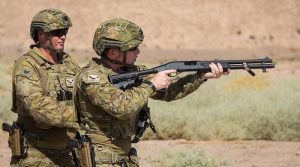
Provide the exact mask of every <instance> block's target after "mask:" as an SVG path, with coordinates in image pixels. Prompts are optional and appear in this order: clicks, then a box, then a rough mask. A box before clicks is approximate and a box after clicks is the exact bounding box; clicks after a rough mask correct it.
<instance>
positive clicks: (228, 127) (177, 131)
mask: <svg viewBox="0 0 300 167" xmlns="http://www.w3.org/2000/svg"><path fill="white" fill-rule="evenodd" d="M299 84H300V78H299V77H295V78H292V77H283V76H281V77H277V78H271V77H270V76H269V75H258V76H256V77H251V76H249V77H248V76H244V75H240V74H232V75H230V76H228V77H223V78H221V79H218V80H211V81H208V82H207V83H205V84H203V85H202V86H201V87H200V88H199V90H197V91H196V92H194V93H192V94H191V95H189V96H187V97H186V98H184V99H180V100H177V101H172V102H169V103H166V102H161V101H155V100H150V101H149V105H150V107H151V114H152V120H153V122H154V123H155V125H156V128H157V130H158V134H157V136H155V135H153V134H152V133H150V131H149V130H148V131H147V132H146V134H145V137H144V139H151V138H158V139H178V138H185V139H190V140H211V139H214V140H215V139H220V140H248V139H254V140H257V139H266V140H294V141H299V140H300V134H299V131H300V110H299V108H300V103H299V99H300V93H297V92H300V87H299Z"/></svg>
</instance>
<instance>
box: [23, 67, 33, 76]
mask: <svg viewBox="0 0 300 167" xmlns="http://www.w3.org/2000/svg"><path fill="white" fill-rule="evenodd" d="M20 73H21V74H22V75H24V76H26V77H27V78H30V77H31V76H32V74H33V71H32V70H31V69H30V68H26V67H24V68H23V69H22V70H21V71H20Z"/></svg>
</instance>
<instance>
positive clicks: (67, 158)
mask: <svg viewBox="0 0 300 167" xmlns="http://www.w3.org/2000/svg"><path fill="white" fill-rule="evenodd" d="M10 166H11V167H29V166H30V167H31V166H32V167H72V166H75V165H74V163H73V160H72V156H71V154H70V152H69V150H68V149H64V150H54V149H45V148H34V147H31V146H30V147H29V148H28V151H27V157H26V158H17V157H12V158H11V161H10Z"/></svg>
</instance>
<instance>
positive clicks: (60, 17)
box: [30, 9, 72, 42]
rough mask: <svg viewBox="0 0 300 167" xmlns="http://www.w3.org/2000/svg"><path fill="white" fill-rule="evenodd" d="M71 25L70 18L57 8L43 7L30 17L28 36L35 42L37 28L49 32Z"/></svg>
mask: <svg viewBox="0 0 300 167" xmlns="http://www.w3.org/2000/svg"><path fill="white" fill-rule="evenodd" d="M71 26H72V22H71V20H70V18H69V17H68V16H67V15H66V14H65V13H64V12H62V11H60V10H58V9H45V10H42V11H40V12H38V13H37V14H36V15H35V16H34V17H33V19H32V21H31V25H30V36H31V38H32V39H33V40H34V41H35V42H36V32H37V30H43V31H44V32H50V31H53V30H58V29H65V28H69V27H71Z"/></svg>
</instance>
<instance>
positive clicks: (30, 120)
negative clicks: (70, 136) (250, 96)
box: [12, 47, 79, 142]
mask: <svg viewBox="0 0 300 167" xmlns="http://www.w3.org/2000/svg"><path fill="white" fill-rule="evenodd" d="M58 58H59V60H60V61H59V63H57V64H52V63H50V62H49V61H47V59H46V58H44V56H43V55H42V53H41V52H40V50H39V49H38V48H36V47H34V48H33V49H31V50H30V51H29V52H28V53H26V54H25V55H24V56H22V57H20V58H19V59H18V60H17V61H16V62H15V66H14V72H13V107H12V108H13V111H14V112H17V113H18V120H17V121H18V122H19V123H20V124H21V125H22V126H23V128H24V130H25V131H26V132H30V133H33V134H36V135H37V136H39V138H41V140H44V141H46V142H47V141H51V138H52V139H53V136H56V137H57V138H56V139H58V140H59V136H62V137H63V138H64V137H65V132H66V130H65V128H66V127H69V128H70V127H72V128H74V127H76V123H75V118H76V114H75V112H74V108H73V105H72V89H73V80H74V76H75V74H76V72H77V71H78V70H79V66H78V64H77V63H76V62H75V61H74V60H73V59H72V58H71V57H70V56H69V55H68V54H66V53H63V54H60V56H59V57H58Z"/></svg>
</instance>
